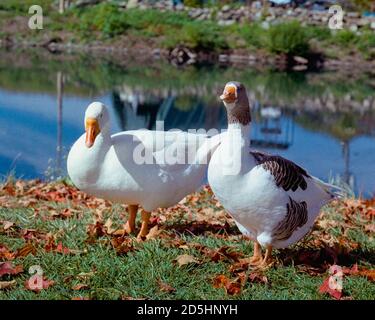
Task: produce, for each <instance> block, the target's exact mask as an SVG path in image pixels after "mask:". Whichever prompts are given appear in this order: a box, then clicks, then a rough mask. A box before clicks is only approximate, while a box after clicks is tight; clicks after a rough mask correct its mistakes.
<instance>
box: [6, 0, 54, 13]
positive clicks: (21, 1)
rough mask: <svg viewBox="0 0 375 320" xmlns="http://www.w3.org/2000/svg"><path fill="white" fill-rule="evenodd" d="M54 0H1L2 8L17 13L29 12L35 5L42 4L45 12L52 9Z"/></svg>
mask: <svg viewBox="0 0 375 320" xmlns="http://www.w3.org/2000/svg"><path fill="white" fill-rule="evenodd" d="M53 3H54V0H37V1H36V0H0V10H5V11H13V12H16V13H24V14H28V12H29V8H30V7H31V6H32V5H34V4H37V5H40V6H41V7H42V8H43V12H44V13H46V12H49V11H50V10H51V7H52V4H53Z"/></svg>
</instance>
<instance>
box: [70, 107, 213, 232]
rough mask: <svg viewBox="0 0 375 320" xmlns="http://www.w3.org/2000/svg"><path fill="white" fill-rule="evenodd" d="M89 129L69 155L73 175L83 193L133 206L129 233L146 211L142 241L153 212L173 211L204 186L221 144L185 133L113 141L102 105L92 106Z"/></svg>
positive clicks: (127, 135) (140, 134)
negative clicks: (162, 209)
mask: <svg viewBox="0 0 375 320" xmlns="http://www.w3.org/2000/svg"><path fill="white" fill-rule="evenodd" d="M85 128H86V133H85V134H83V135H82V136H81V137H80V138H79V139H78V140H77V141H76V142H75V143H74V145H73V146H72V148H71V150H70V152H69V155H68V160H67V169H68V174H69V176H70V178H71V180H72V181H73V183H74V184H75V185H76V186H77V187H78V188H79V189H80V190H82V191H84V192H87V193H89V194H91V195H94V196H97V197H100V198H104V199H107V200H109V201H113V202H119V203H125V204H128V205H129V219H128V221H127V223H126V231H127V232H128V233H131V232H133V231H134V229H135V218H136V214H137V210H138V206H139V205H140V206H142V207H143V210H142V226H141V230H140V232H139V234H138V237H139V238H142V237H144V236H146V235H147V233H148V222H149V219H150V215H151V211H152V210H155V209H157V208H166V207H170V206H173V205H175V204H176V203H178V202H179V201H180V200H181V199H183V198H184V197H185V196H186V195H187V194H189V193H191V192H194V191H195V190H196V189H198V188H199V187H200V186H201V185H202V183H203V179H204V176H205V174H206V172H207V163H208V160H209V158H210V156H211V153H212V152H213V150H215V148H216V147H217V145H218V144H219V142H220V135H216V136H214V137H212V138H208V137H207V136H206V135H198V134H192V133H187V132H182V131H173V132H164V131H149V130H134V131H124V132H120V133H118V134H115V135H111V134H110V123H109V114H108V111H107V108H106V107H105V105H104V104H102V103H100V102H93V103H92V104H90V105H89V106H88V108H87V110H86V113H85ZM145 162H146V163H145Z"/></svg>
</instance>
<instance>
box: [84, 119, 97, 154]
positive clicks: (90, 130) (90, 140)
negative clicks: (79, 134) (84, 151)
mask: <svg viewBox="0 0 375 320" xmlns="http://www.w3.org/2000/svg"><path fill="white" fill-rule="evenodd" d="M85 129H86V147H87V148H91V147H92V146H93V145H94V142H95V139H96V137H97V135H98V134H99V133H100V128H99V123H98V120H96V119H94V118H87V119H86V123H85Z"/></svg>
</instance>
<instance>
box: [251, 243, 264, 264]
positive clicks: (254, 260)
mask: <svg viewBox="0 0 375 320" xmlns="http://www.w3.org/2000/svg"><path fill="white" fill-rule="evenodd" d="M262 261H263V257H262V247H261V246H260V244H259V242H258V241H255V242H254V253H253V256H252V257H251V258H250V265H253V266H254V265H258V264H260V263H261V262H262Z"/></svg>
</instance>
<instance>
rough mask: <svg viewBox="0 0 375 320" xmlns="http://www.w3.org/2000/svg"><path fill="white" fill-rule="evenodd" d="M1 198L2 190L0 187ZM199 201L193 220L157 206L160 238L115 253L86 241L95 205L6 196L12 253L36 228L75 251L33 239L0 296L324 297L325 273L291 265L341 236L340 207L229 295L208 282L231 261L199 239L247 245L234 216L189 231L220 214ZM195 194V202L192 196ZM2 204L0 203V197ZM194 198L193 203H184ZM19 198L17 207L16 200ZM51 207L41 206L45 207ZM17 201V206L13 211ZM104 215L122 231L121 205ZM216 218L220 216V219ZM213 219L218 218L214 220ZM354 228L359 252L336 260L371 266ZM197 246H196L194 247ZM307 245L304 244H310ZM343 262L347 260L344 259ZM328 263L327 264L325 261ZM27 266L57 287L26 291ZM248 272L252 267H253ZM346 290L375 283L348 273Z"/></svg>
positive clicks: (205, 198) (3, 215)
mask: <svg viewBox="0 0 375 320" xmlns="http://www.w3.org/2000/svg"><path fill="white" fill-rule="evenodd" d="M2 195H4V192H2ZM198 196H199V198H198V200H197V198H196V197H192V198H189V199H190V200H189V202H187V203H186V205H188V206H189V207H190V208H191V210H192V211H193V213H194V214H193V217H188V216H187V213H186V211H185V210H181V209H177V208H175V209H174V210H173V211H163V212H160V213H159V216H160V217H163V216H164V217H165V218H166V220H165V221H164V222H159V223H158V225H159V229H161V230H163V236H162V237H158V238H156V239H153V240H148V241H145V242H141V243H138V242H136V241H134V247H135V250H134V251H132V252H128V253H127V254H126V255H118V254H117V253H116V250H115V249H114V248H113V247H112V245H111V244H110V241H111V239H113V236H112V235H108V234H107V235H104V236H102V237H99V238H98V239H97V240H96V241H95V242H93V243H88V242H87V239H88V236H87V233H86V228H87V226H88V225H89V224H91V223H93V222H94V216H97V215H98V212H99V211H98V209H89V208H87V207H85V206H81V205H80V206H79V207H77V205H76V204H74V202H69V201H66V202H63V203H54V202H45V201H39V202H38V203H37V205H36V208H40V209H39V211H38V214H37V215H35V210H34V209H33V208H22V207H21V206H22V205H21V204H20V203H21V202H18V201H20V200H22V199H23V196H19V195H18V196H17V198H12V197H11V198H8V201H7V202H6V203H7V204H8V205H10V206H11V208H1V209H0V244H2V245H6V246H7V247H8V248H9V249H11V250H17V249H19V248H21V247H22V246H23V245H24V244H25V240H24V239H23V238H22V237H21V236H20V234H21V233H22V231H23V230H25V229H34V230H37V231H38V232H42V233H44V234H47V233H50V234H53V235H55V236H56V242H58V241H61V242H62V244H63V245H64V247H68V248H69V249H73V250H77V251H76V252H75V253H74V254H61V253H56V252H46V251H45V249H44V242H43V241H40V240H39V241H37V240H33V241H32V242H33V244H34V245H35V246H36V248H37V252H36V254H35V255H31V254H30V255H27V256H26V257H24V258H16V259H15V260H13V263H14V264H15V265H22V266H23V268H24V270H25V272H24V273H22V274H20V275H17V276H4V277H2V278H1V281H7V280H11V279H15V280H16V282H17V284H16V286H15V287H14V288H12V289H9V290H0V300H2V299H72V298H77V297H85V298H90V299H122V298H125V297H132V298H142V299H143V298H144V299H283V300H285V299H329V296H327V295H321V294H319V293H318V288H319V287H320V285H321V284H322V282H323V280H324V279H325V278H326V277H327V273H324V272H323V273H321V274H319V275H309V274H308V273H306V272H303V271H302V270H301V269H300V268H299V266H298V265H297V262H298V258H299V256H300V252H301V250H312V252H319V251H320V250H323V249H321V248H320V249H319V248H318V247H312V246H311V243H312V242H311V241H314V240H315V239H323V238H322V234H323V233H324V234H325V235H326V236H325V237H327V236H328V237H329V238H331V240H330V241H337V240H334V239H339V238H340V237H342V232H341V231H340V230H341V224H342V223H346V224H347V223H349V221H348V216H345V217H346V218H345V219H344V216H343V214H342V213H341V211H340V210H342V209H340V208H342V206H333V207H328V208H326V209H325V215H324V216H323V217H322V218H321V220H322V221H323V220H325V221H328V223H329V226H328V227H324V228H322V227H320V225H319V224H317V226H316V227H315V230H314V232H313V234H311V235H310V236H308V237H307V238H306V239H305V240H304V241H303V242H301V243H299V244H297V245H295V246H294V247H292V248H291V249H288V250H275V251H274V257H276V259H277V261H278V262H277V264H276V265H275V266H273V267H271V268H270V269H268V270H266V271H265V272H264V275H265V276H266V277H267V279H268V284H264V283H251V282H247V283H246V284H245V285H244V286H243V288H242V291H241V294H239V295H235V296H230V295H228V294H227V293H226V292H225V290H224V289H221V288H215V287H214V286H213V282H212V280H213V278H214V277H215V276H217V275H219V274H224V275H225V276H227V277H228V278H230V279H233V277H234V276H233V274H231V272H229V267H230V266H231V265H232V263H233V262H232V261H231V260H228V259H225V260H219V261H218V262H213V261H211V260H210V259H209V258H207V255H206V254H204V253H202V251H201V250H199V249H198V247H197V244H200V245H203V246H205V247H206V248H209V249H211V250H216V249H218V248H221V247H223V246H229V247H230V248H231V251H232V252H238V253H240V254H242V255H243V256H244V257H246V256H249V255H251V254H252V245H251V243H250V242H249V241H248V240H245V239H244V238H242V237H241V236H239V234H238V231H237V229H236V228H235V227H234V225H233V221H231V220H227V222H229V225H230V227H229V228H223V229H221V228H218V229H217V228H216V229H215V225H216V226H217V224H215V223H217V221H214V222H215V223H214V222H213V221H210V220H207V222H206V224H205V225H204V228H205V229H204V230H206V231H204V230H202V232H195V234H193V233H191V231H188V230H193V229H190V228H191V226H192V225H194V223H195V218H194V215H195V214H198V213H199V212H201V211H200V210H202V209H203V210H206V209H207V208H213V209H214V210H217V214H218V217H219V216H220V219H224V216H223V215H222V214H223V211H222V209H221V208H218V207H217V205H216V202H215V201H214V200H213V199H212V196H211V195H210V194H209V193H206V192H202V193H200V194H198ZM193 199H195V200H193ZM2 201H3V203H4V200H2ZM190 201H192V202H190ZM17 203H18V204H17ZM46 205H48V206H50V208H49V209H46V208H45V206H46ZM17 206H18V208H17ZM65 208H72V209H74V210H75V211H73V216H72V217H70V218H67V219H65V220H63V219H61V218H55V219H51V210H53V209H54V210H57V212H61V211H62V210H63V209H65ZM101 212H102V221H103V222H105V221H106V220H107V219H108V218H111V219H112V221H113V228H114V229H117V228H121V226H122V224H123V223H124V208H123V207H122V206H120V205H113V206H112V207H109V208H106V209H105V210H104V211H103V210H101ZM218 219H219V218H218ZM220 219H219V220H220ZM349 219H350V221H351V222H350V223H351V224H352V226H353V229H351V230H350V232H348V233H347V238H346V241H347V242H348V243H350V242H353V241H354V242H357V243H359V244H360V247H359V249H357V250H355V251H353V252H354V253H353V254H351V253H350V254H348V255H345V254H344V255H343V256H339V259H340V261H339V262H338V263H344V265H348V266H349V265H352V264H353V263H358V264H359V266H361V267H366V268H374V266H375V261H374V259H373V258H371V257H373V252H374V250H375V244H374V243H373V241H371V238H370V235H369V234H368V233H366V232H365V231H364V226H365V225H366V224H368V223H370V221H367V220H366V221H364V220H363V217H362V216H361V215H360V214H359V213H358V215H351V216H350V218H349ZM1 221H12V222H13V223H14V226H13V227H12V228H11V229H10V230H3V229H2V227H1ZM173 241H178V242H179V243H185V245H186V247H182V248H180V247H178V246H177V245H171V243H173ZM193 244H195V245H193ZM308 248H310V249H308ZM181 254H189V255H192V256H194V257H196V258H197V259H198V260H199V261H201V262H202V263H201V264H188V265H185V266H181V267H180V266H178V265H177V264H176V262H175V259H176V258H177V257H178V256H179V255H181ZM348 259H349V260H348ZM331 263H332V262H331ZM32 265H40V266H41V267H42V269H43V271H44V276H45V277H46V278H47V279H48V280H53V281H55V285H53V286H52V287H50V288H48V289H46V290H42V291H41V292H39V293H34V292H32V291H29V290H26V289H25V288H24V283H25V281H26V280H28V279H29V277H30V275H29V274H28V269H29V268H30V266H32ZM248 272H252V271H251V269H249V270H248ZM160 281H162V282H164V283H166V284H169V285H171V286H172V287H174V288H175V289H176V291H175V292H173V293H168V292H164V291H162V290H161V289H160V286H159V282H160ZM343 281H344V282H343V285H344V295H345V296H350V297H352V298H353V299H371V300H373V299H375V286H374V285H373V284H371V283H370V282H369V280H367V279H366V278H363V277H360V276H347V277H345V278H344V280H343ZM78 284H84V285H86V286H87V287H86V288H85V289H80V290H73V288H74V287H75V286H77V285H78Z"/></svg>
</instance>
